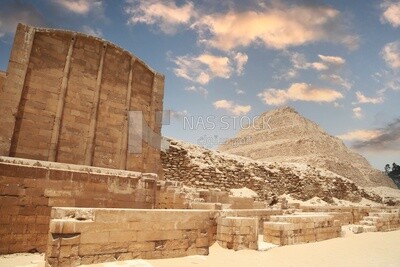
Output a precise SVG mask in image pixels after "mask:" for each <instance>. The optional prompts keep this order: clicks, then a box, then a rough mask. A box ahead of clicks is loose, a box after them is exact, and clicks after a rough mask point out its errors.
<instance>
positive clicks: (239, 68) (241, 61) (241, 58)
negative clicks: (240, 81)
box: [233, 52, 249, 75]
mask: <svg viewBox="0 0 400 267" xmlns="http://www.w3.org/2000/svg"><path fill="white" fill-rule="evenodd" d="M248 59H249V57H248V56H247V55H246V54H245V53H240V52H238V53H237V54H236V55H235V56H234V57H233V60H234V61H235V63H236V74H237V75H242V74H243V70H244V65H246V63H247V60H248Z"/></svg>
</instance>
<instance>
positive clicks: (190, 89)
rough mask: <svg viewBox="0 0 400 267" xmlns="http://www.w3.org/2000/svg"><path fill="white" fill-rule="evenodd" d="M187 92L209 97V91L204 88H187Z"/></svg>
mask: <svg viewBox="0 0 400 267" xmlns="http://www.w3.org/2000/svg"><path fill="white" fill-rule="evenodd" d="M185 91H188V92H195V93H199V94H202V95H203V96H204V97H207V95H208V90H207V89H206V88H204V87H202V86H199V87H196V86H189V87H186V88H185Z"/></svg>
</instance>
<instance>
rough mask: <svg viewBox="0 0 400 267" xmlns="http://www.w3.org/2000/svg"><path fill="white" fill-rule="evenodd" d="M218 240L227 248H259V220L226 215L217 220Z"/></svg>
mask: <svg viewBox="0 0 400 267" xmlns="http://www.w3.org/2000/svg"><path fill="white" fill-rule="evenodd" d="M216 239H217V242H218V244H219V245H220V246H221V247H223V248H227V249H233V250H242V249H253V250H257V249H258V220H257V219H256V218H245V217H224V218H218V220H217V237H216Z"/></svg>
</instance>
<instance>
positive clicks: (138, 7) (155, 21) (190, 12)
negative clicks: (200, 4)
mask: <svg viewBox="0 0 400 267" xmlns="http://www.w3.org/2000/svg"><path fill="white" fill-rule="evenodd" d="M124 11H125V13H126V14H127V15H128V16H129V19H128V24H132V25H135V24H137V23H144V24H148V25H157V26H158V27H159V28H160V29H161V31H163V32H164V33H166V34H174V33H176V31H177V29H178V27H179V26H182V25H188V24H189V22H190V20H191V18H192V17H193V16H195V14H196V13H195V10H194V5H193V3H192V2H185V4H183V5H181V6H177V5H176V3H175V2H174V1H159V0H128V1H126V6H125V8H124Z"/></svg>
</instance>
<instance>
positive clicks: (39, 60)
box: [10, 32, 70, 160]
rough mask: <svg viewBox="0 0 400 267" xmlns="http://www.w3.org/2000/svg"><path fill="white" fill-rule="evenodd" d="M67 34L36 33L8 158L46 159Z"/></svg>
mask: <svg viewBox="0 0 400 267" xmlns="http://www.w3.org/2000/svg"><path fill="white" fill-rule="evenodd" d="M69 40H70V35H68V34H52V33H47V32H37V33H36V34H35V38H34V40H33V46H32V47H33V48H32V51H31V56H30V60H29V64H28V69H27V73H26V78H25V83H24V91H23V94H22V97H21V103H20V108H19V112H18V115H17V119H16V124H15V125H16V126H15V130H14V136H13V143H12V145H11V151H10V155H11V156H15V157H28V158H34V159H39V160H47V159H48V156H49V146H50V142H51V135H52V130H53V124H54V118H55V114H56V110H57V102H58V96H59V90H60V87H61V81H62V77H63V70H64V65H65V58H66V56H67V53H68V47H69V45H68V44H69Z"/></svg>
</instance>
